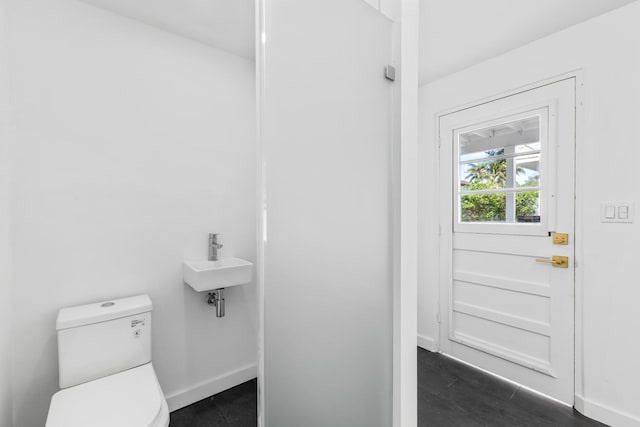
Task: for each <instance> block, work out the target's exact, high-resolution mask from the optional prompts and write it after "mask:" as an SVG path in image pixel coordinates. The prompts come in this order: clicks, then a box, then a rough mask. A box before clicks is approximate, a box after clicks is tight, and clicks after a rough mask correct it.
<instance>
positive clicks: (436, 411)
mask: <svg viewBox="0 0 640 427" xmlns="http://www.w3.org/2000/svg"><path fill="white" fill-rule="evenodd" d="M418 425H419V427H423V426H424V427H426V426H447V427H449V426H450V427H454V426H460V427H476V426H486V427H502V426H504V427H515V426H517V427H534V426H535V427H542V426H549V427H551V426H553V427H563V426H575V427H578V426H604V424H601V423H598V422H596V421H593V420H591V419H589V418H586V417H584V416H583V415H581V414H579V413H578V412H576V411H575V410H573V409H572V408H570V407H568V406H565V405H561V404H559V403H556V402H554V401H552V400H549V399H545V398H544V397H541V396H539V395H537V394H534V393H531V392H529V391H527V390H525V389H523V388H521V387H519V386H517V385H513V384H510V383H507V382H505V381H502V380H500V379H498V378H495V377H493V376H491V375H488V374H486V373H484V372H482V371H479V370H477V369H474V368H471V367H469V366H467V365H465V364H463V363H460V362H457V361H455V360H452V359H450V358H448V357H445V356H443V355H441V354H438V353H431V352H428V351H426V350H423V349H421V348H419V349H418Z"/></svg>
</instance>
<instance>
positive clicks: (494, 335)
mask: <svg viewBox="0 0 640 427" xmlns="http://www.w3.org/2000/svg"><path fill="white" fill-rule="evenodd" d="M531 124H534V125H535V126H534V125H531ZM529 126H531V128H529ZM496 130H497V132H496ZM439 138H440V197H439V199H440V200H439V201H440V206H441V208H440V209H441V213H440V224H441V230H442V233H441V242H440V247H441V254H440V255H441V263H440V269H441V271H440V288H441V289H440V310H441V316H440V319H441V324H440V348H441V350H442V351H443V352H444V353H446V354H449V355H452V356H454V357H457V358H459V359H461V360H464V361H466V362H469V363H471V364H473V365H476V366H479V367H481V368H483V369H486V370H489V371H491V372H494V373H496V374H498V375H501V376H503V377H506V378H508V379H511V380H513V381H516V382H518V383H521V384H523V385H525V386H528V387H530V388H533V389H535V390H538V391H540V392H542V393H544V394H547V395H549V396H551V397H554V398H556V399H558V400H561V401H563V402H566V403H570V404H572V403H573V396H574V259H575V250H574V242H575V232H574V216H575V212H574V211H575V209H574V199H575V188H574V184H575V173H574V169H575V78H573V77H572V78H566V79H564V80H560V81H557V82H554V83H550V84H546V85H542V86H540V87H536V88H534V89H529V90H525V91H522V92H520V93H517V94H514V95H511V96H506V97H503V98H500V99H496V100H493V101H490V102H485V103H480V104H478V105H475V106H471V107H467V108H464V109H461V110H458V111H455V112H451V113H447V114H443V115H441V116H439ZM514 141H515V142H514ZM518 141H520V142H518ZM530 143H531V144H530ZM497 148H499V149H500V150H494V149H497ZM478 153H480V154H478ZM487 153H490V154H487ZM478 155H480V157H483V156H484V158H482V159H476V158H475V157H477V156H478ZM532 158H535V159H536V160H535V162H534V163H535V164H536V167H535V169H536V170H537V171H538V173H539V179H537V184H536V182H535V181H536V180H533V179H531V178H532V177H534V175H535V174H534V173H530V171H529V170H528V169H526V168H524V167H520V168H519V167H518V165H521V166H523V165H527V164H533V163H531V160H530V159H532ZM475 160H478V161H477V162H475V163H474V161H475ZM492 161H493V162H497V161H502V162H503V165H506V170H507V171H509V170H510V171H511V174H510V173H509V172H506V176H507V178H506V179H505V180H504V181H503V184H501V185H502V187H500V188H497V189H496V188H489V189H484V188H482V189H478V188H479V187H478V186H476V187H473V186H471V185H470V184H469V182H467V181H466V180H464V176H462V177H461V173H462V174H463V175H464V172H466V171H467V170H468V169H465V168H467V167H469V166H474V165H475V164H477V163H482V162H484V163H486V162H492ZM465 162H466V163H465ZM527 162H529V163H527ZM465 165H467V166H465ZM461 171H462V172H461ZM516 171H519V172H520V175H521V176H520V181H523V180H525V179H526V178H529V180H528V181H527V184H523V183H516V182H515V178H514V177H515V176H516V175H517V174H516ZM525 185H528V187H526V186H525ZM471 187H473V188H471ZM532 190H535V192H537V194H538V195H539V204H538V207H537V211H536V214H535V215H520V216H518V215H517V212H516V210H517V208H516V199H517V198H518V197H523V196H517V194H530V195H531V194H534V192H533V191H532ZM485 195H496V196H497V195H500V197H503V199H499V197H497V199H499V200H504V201H505V202H504V203H505V205H506V206H505V207H504V212H505V213H504V214H503V216H499V217H495V218H491V219H490V220H486V219H478V216H477V215H476V216H474V215H470V214H469V212H472V211H470V210H469V208H468V207H467V208H461V204H460V200H461V198H463V199H464V200H465V202H468V201H469V200H473V197H488V196H485ZM476 200H477V199H476ZM521 200H522V199H521ZM472 205H473V204H472ZM465 206H468V203H465ZM463 213H464V215H463ZM523 221H533V222H523ZM551 232H561V233H568V234H569V242H568V244H567V245H556V244H553V242H552V238H551V236H550V233H551ZM552 255H559V256H566V257H568V259H569V268H556V267H554V266H553V265H552V264H550V263H542V262H536V259H549V258H551V256H552Z"/></svg>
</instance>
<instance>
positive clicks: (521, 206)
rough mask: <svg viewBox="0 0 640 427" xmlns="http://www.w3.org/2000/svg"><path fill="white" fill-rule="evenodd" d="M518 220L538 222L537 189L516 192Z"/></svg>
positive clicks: (538, 198) (538, 201)
mask: <svg viewBox="0 0 640 427" xmlns="http://www.w3.org/2000/svg"><path fill="white" fill-rule="evenodd" d="M516 218H517V220H518V222H540V194H539V192H538V191H526V192H523V193H516Z"/></svg>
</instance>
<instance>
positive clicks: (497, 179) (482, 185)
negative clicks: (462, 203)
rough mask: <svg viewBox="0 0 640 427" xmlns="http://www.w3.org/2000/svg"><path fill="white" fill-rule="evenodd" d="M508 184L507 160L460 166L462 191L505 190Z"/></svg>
mask: <svg viewBox="0 0 640 427" xmlns="http://www.w3.org/2000/svg"><path fill="white" fill-rule="evenodd" d="M506 184H507V160H506V159H500V160H494V161H487V162H478V163H463V164H461V165H460V190H461V191H469V190H489V189H493V188H505V186H506Z"/></svg>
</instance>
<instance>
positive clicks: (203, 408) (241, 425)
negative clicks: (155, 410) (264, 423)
mask: <svg viewBox="0 0 640 427" xmlns="http://www.w3.org/2000/svg"><path fill="white" fill-rule="evenodd" d="M257 402H258V382H257V380H255V379H254V380H251V381H247V382H246V383H244V384H240V385H239V386H236V387H233V388H230V389H229V390H225V391H224V392H222V393H219V394H216V395H215V396H211V397H208V398H206V399H204V400H201V401H200V402H196V403H194V404H193V405H189V406H187V407H186V408H182V409H180V410H178V411H175V412H172V413H171V421H170V424H169V427H255V426H256V424H257V420H258V407H257Z"/></svg>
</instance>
